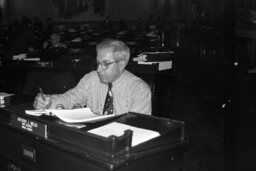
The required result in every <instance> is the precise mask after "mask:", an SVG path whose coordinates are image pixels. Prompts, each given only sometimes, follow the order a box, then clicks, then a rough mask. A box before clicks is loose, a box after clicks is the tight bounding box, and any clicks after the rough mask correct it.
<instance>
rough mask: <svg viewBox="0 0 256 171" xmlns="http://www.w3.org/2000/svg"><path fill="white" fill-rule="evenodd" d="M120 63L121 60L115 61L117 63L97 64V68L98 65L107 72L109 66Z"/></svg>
mask: <svg viewBox="0 0 256 171" xmlns="http://www.w3.org/2000/svg"><path fill="white" fill-rule="evenodd" d="M120 61H123V60H117V61H113V62H97V68H98V67H99V65H100V66H101V67H102V69H103V70H107V69H108V67H109V65H111V64H114V63H117V62H120Z"/></svg>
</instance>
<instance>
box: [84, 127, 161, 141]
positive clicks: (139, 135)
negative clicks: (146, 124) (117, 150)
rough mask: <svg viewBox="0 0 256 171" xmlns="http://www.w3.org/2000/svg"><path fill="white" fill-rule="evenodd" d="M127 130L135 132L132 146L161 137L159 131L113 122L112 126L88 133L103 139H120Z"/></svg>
mask: <svg viewBox="0 0 256 171" xmlns="http://www.w3.org/2000/svg"><path fill="white" fill-rule="evenodd" d="M125 130H131V131H133V136H132V146H135V145H138V144H140V143H143V142H146V141H148V140H150V139H152V138H155V137H158V136H160V134H159V132H157V131H152V130H148V129H143V128H138V127H135V126H131V125H126V124H122V123H117V122H112V123H110V124H107V125H104V126H101V127H98V128H95V129H92V130H89V131H88V132H90V133H93V134H96V135H100V136H103V137H109V136H111V135H115V136H117V137H118V136H121V135H123V134H124V131H125Z"/></svg>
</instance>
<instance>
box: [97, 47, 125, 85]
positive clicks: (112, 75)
mask: <svg viewBox="0 0 256 171" xmlns="http://www.w3.org/2000/svg"><path fill="white" fill-rule="evenodd" d="M115 61H116V60H115V59H114V57H113V48H104V49H101V50H99V51H98V53H97V63H106V64H108V63H112V62H115ZM97 73H98V76H99V79H100V81H101V82H102V83H105V84H107V83H111V82H113V81H115V80H116V79H117V78H118V77H120V75H121V67H120V63H119V62H115V63H112V64H110V65H108V66H107V68H106V69H104V68H103V67H102V65H98V68H97Z"/></svg>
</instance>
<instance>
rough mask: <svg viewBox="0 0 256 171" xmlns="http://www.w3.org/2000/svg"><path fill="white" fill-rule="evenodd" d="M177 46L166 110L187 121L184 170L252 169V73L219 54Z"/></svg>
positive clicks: (255, 88) (255, 83) (255, 99)
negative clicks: (173, 83) (173, 74)
mask: <svg viewBox="0 0 256 171" xmlns="http://www.w3.org/2000/svg"><path fill="white" fill-rule="evenodd" d="M179 52H180V55H178V56H177V58H176V61H175V63H176V76H177V78H176V89H175V91H174V94H173V95H172V96H171V98H170V100H169V104H171V105H169V106H171V107H170V108H168V110H167V111H166V115H167V116H168V117H169V118H171V119H177V120H183V121H185V123H186V133H187V135H188V137H189V140H190V141H189V143H188V145H187V147H186V151H185V154H184V169H183V170H184V171H222V170H223V171H224V170H225V171H226V170H235V171H236V170H252V169H253V168H254V167H253V164H254V163H253V161H254V160H255V159H256V153H255V152H256V148H255V147H256V146H255V143H256V138H255V135H256V133H255V131H254V130H255V129H254V127H255V126H254V125H256V124H255V123H254V120H253V119H252V116H253V114H256V105H255V103H256V74H255V75H248V74H247V66H246V65H241V66H240V65H238V66H234V65H233V64H232V63H230V62H229V61H228V60H226V61H225V59H223V58H220V57H216V56H215V57H209V56H207V57H206V56H202V55H200V54H196V53H191V52H190V51H188V50H187V49H180V50H179ZM181 54H182V55H181ZM255 161H256V160H255Z"/></svg>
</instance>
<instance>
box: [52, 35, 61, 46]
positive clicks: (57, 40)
mask: <svg viewBox="0 0 256 171" xmlns="http://www.w3.org/2000/svg"><path fill="white" fill-rule="evenodd" d="M59 42H60V38H59V36H57V35H55V34H54V35H52V36H51V43H52V46H55V45H57V44H58V43H59Z"/></svg>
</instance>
